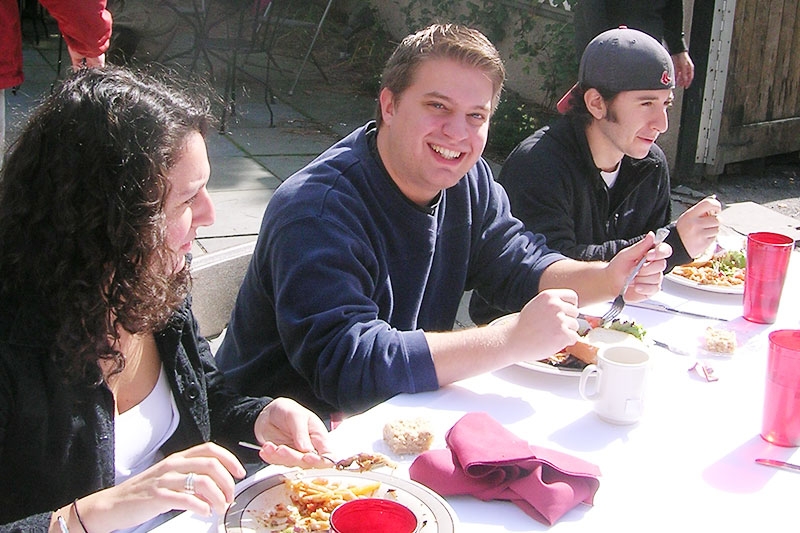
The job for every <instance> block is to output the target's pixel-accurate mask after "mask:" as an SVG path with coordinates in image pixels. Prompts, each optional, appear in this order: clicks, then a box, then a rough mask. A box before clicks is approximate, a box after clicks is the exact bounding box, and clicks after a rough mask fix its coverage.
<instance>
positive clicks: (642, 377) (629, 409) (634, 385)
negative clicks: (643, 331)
mask: <svg viewBox="0 0 800 533" xmlns="http://www.w3.org/2000/svg"><path fill="white" fill-rule="evenodd" d="M649 365H650V355H649V354H648V353H647V350H646V349H645V348H644V346H642V347H638V346H607V347H605V348H601V349H600V350H599V352H598V354H597V364H596V365H588V366H587V367H586V368H584V369H583V372H581V380H580V382H579V383H578V392H580V394H581V397H583V398H584V399H586V400H592V401H593V402H594V410H595V412H596V413H597V415H598V416H599V417H600V418H602V419H603V420H605V421H606V422H611V423H612V424H633V423H635V422H637V421H638V420H639V419H640V418H641V416H642V412H643V410H644V391H645V383H646V381H647V372H648V368H649ZM592 376H597V380H596V381H597V384H596V388H595V390H594V392H587V390H586V385H587V383H588V382H589V378H591V377H592Z"/></svg>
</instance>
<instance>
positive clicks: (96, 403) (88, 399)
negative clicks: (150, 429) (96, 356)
mask: <svg viewBox="0 0 800 533" xmlns="http://www.w3.org/2000/svg"><path fill="white" fill-rule="evenodd" d="M38 309H39V308H38V307H37V306H36V305H35V304H31V303H30V302H17V304H16V305H15V304H14V303H12V302H9V301H5V302H4V303H3V306H2V309H0V524H5V525H0V532H10V531H25V532H30V531H42V532H44V531H47V528H48V526H49V523H50V516H51V513H52V511H53V510H54V509H57V508H59V507H61V506H64V505H67V504H68V503H69V502H71V501H72V500H73V499H75V498H80V497H82V496H85V495H87V494H90V493H93V492H96V491H98V490H100V489H103V488H107V487H110V486H112V485H113V484H114V401H113V397H112V394H111V391H110V390H109V389H108V388H107V387H106V386H105V385H100V386H90V385H85V386H66V385H65V384H64V382H63V381H62V379H61V375H62V373H61V371H60V369H59V368H58V367H56V366H55V365H54V363H53V362H52V360H51V359H50V357H48V355H47V348H48V346H49V345H50V344H51V343H52V340H53V328H52V326H51V325H48V324H45V323H43V321H42V319H41V316H42V315H41V313H40V312H38ZM155 338H156V344H157V346H158V351H159V354H160V355H161V360H162V363H163V365H164V369H165V370H166V372H167V376H168V378H169V383H170V387H171V389H172V393H173V395H174V397H175V402H176V403H177V405H178V410H179V412H180V424H179V425H178V428H177V429H176V431H175V433H174V434H173V435H172V437H171V438H170V439H169V440H168V441H167V442H166V443H165V445H164V446H163V448H162V451H163V452H164V454H165V455H169V454H170V453H173V452H176V451H179V450H183V449H186V448H189V447H191V446H193V445H195V444H200V443H202V442H205V441H208V440H210V439H214V440H215V441H218V442H219V443H220V444H221V445H223V446H226V447H227V448H229V449H230V450H231V451H233V452H235V453H236V452H239V450H237V449H236V444H235V443H236V442H237V441H239V440H253V439H254V435H253V425H254V423H255V420H256V418H257V416H258V414H259V413H260V412H261V410H262V409H263V408H264V406H265V405H266V404H267V403H269V399H268V398H258V399H256V398H243V397H240V396H238V395H236V394H235V393H233V392H232V391H230V390H229V389H227V388H226V387H225V385H224V382H223V378H222V374H221V373H220V372H218V371H217V369H216V365H215V363H214V359H213V356H212V354H211V352H210V349H209V346H208V343H207V342H206V340H205V339H203V338H202V337H200V336H199V333H198V329H197V322H196V321H195V319H194V316H193V315H192V312H191V304H190V301H188V300H187V302H185V303H184V305H183V307H181V309H179V310H178V311H177V312H176V313H175V314H174V316H173V317H172V318H171V320H170V322H169V324H168V325H167V327H166V328H165V329H164V330H163V331H160V332H158V333H157V334H156V336H155ZM247 457H248V459H252V456H247ZM12 521H16V522H12ZM9 522H12V523H9Z"/></svg>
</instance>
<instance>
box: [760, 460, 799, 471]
mask: <svg viewBox="0 0 800 533" xmlns="http://www.w3.org/2000/svg"><path fill="white" fill-rule="evenodd" d="M756 462H757V463H758V464H760V465H764V466H772V467H775V468H781V469H783V470H790V471H792V472H800V465H795V464H792V463H787V462H786V461H778V460H777V459H763V458H758V459H756Z"/></svg>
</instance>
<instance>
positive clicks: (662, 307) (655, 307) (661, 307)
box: [628, 302, 728, 322]
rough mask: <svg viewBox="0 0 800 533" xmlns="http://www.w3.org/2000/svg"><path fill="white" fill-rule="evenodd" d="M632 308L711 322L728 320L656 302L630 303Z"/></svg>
mask: <svg viewBox="0 0 800 533" xmlns="http://www.w3.org/2000/svg"><path fill="white" fill-rule="evenodd" d="M628 305H629V306H631V307H638V308H639V309H649V310H650V311H662V312H664V313H673V314H675V315H684V316H691V317H694V318H706V319H710V320H721V321H722V322H727V321H728V319H727V318H721V317H718V316H711V315H704V314H702V313H693V312H691V311H683V310H681V309H675V308H674V307H670V306H668V305H666V304H660V303H655V302H648V303H645V302H639V303H630V304H628Z"/></svg>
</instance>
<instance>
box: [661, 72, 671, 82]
mask: <svg viewBox="0 0 800 533" xmlns="http://www.w3.org/2000/svg"><path fill="white" fill-rule="evenodd" d="M670 81H671V80H670V78H669V72H668V71H666V70H665V71H664V73H663V74H661V83H662V84H663V85H669V82H670Z"/></svg>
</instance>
